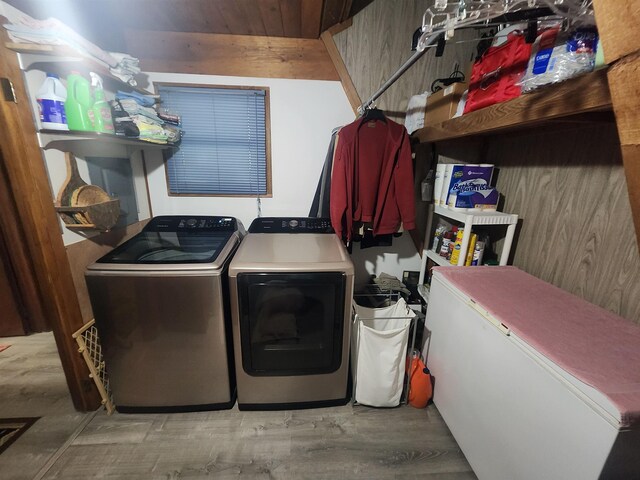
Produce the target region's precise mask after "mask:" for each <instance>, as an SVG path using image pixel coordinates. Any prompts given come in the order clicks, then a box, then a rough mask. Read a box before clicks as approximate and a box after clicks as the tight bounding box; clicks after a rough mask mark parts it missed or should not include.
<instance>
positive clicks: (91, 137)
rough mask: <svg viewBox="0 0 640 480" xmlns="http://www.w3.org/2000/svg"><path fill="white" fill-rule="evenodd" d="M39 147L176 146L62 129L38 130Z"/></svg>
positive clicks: (61, 148) (71, 149)
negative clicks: (95, 145)
mask: <svg viewBox="0 0 640 480" xmlns="http://www.w3.org/2000/svg"><path fill="white" fill-rule="evenodd" d="M38 139H39V141H40V147H41V148H43V149H45V150H49V149H52V148H53V149H56V150H61V151H63V152H74V151H76V150H77V147H78V145H79V144H84V145H85V146H88V145H91V144H92V143H93V144H95V142H99V143H101V144H106V145H109V144H111V145H119V146H124V147H137V148H139V149H142V148H157V149H161V150H164V149H167V148H173V147H175V146H176V144H174V143H154V142H147V141H146V140H140V139H139V138H130V137H123V136H121V135H112V134H110V133H100V132H80V131H73V130H70V131H64V130H40V131H39V132H38Z"/></svg>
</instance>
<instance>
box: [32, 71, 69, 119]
mask: <svg viewBox="0 0 640 480" xmlns="http://www.w3.org/2000/svg"><path fill="white" fill-rule="evenodd" d="M36 101H37V102H38V110H39V112H40V124H41V126H42V128H44V129H49V130H69V127H68V125H67V117H66V114H65V102H66V101H67V90H66V89H65V88H64V85H62V82H61V81H60V79H59V78H58V76H57V75H55V74H53V73H47V78H45V79H44V82H42V85H41V86H40V89H39V90H38V93H37V94H36Z"/></svg>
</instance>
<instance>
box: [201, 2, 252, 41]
mask: <svg viewBox="0 0 640 480" xmlns="http://www.w3.org/2000/svg"><path fill="white" fill-rule="evenodd" d="M214 3H215V4H216V6H217V8H218V11H219V12H220V14H221V15H222V18H223V19H224V22H225V23H226V24H227V27H228V29H229V33H231V34H234V35H251V34H254V35H255V33H254V31H253V26H252V24H251V23H250V22H248V20H249V19H250V18H251V17H250V16H249V15H247V14H246V13H245V11H244V10H243V9H242V6H241V5H240V4H239V3H238V2H234V1H233V0H215V2H214ZM208 33H222V32H216V31H210V32H208Z"/></svg>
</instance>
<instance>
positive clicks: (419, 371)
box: [407, 355, 433, 408]
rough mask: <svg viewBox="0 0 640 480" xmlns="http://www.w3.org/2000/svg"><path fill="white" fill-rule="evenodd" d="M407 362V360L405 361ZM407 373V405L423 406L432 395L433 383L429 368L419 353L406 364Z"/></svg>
mask: <svg viewBox="0 0 640 480" xmlns="http://www.w3.org/2000/svg"><path fill="white" fill-rule="evenodd" d="M407 363H408V362H407ZM407 367H408V368H407V371H408V374H409V385H410V389H409V405H411V406H412V407H415V408H424V407H426V406H427V403H429V400H430V399H431V396H432V395H433V385H432V384H431V375H430V374H429V369H428V368H427V367H426V366H425V364H424V362H423V361H422V359H421V358H420V356H419V355H413V356H412V358H411V364H410V365H408V366H407Z"/></svg>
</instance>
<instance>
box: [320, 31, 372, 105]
mask: <svg viewBox="0 0 640 480" xmlns="http://www.w3.org/2000/svg"><path fill="white" fill-rule="evenodd" d="M320 39H321V40H322V42H323V43H324V46H325V48H326V49H327V53H328V54H329V57H331V61H332V62H333V65H334V67H335V70H336V71H337V72H338V75H339V76H340V82H341V83H342V88H344V93H345V94H346V95H347V98H348V99H349V103H350V104H351V108H352V109H353V113H355V114H357V113H358V107H359V106H360V105H362V101H361V100H360V95H358V91H357V90H356V87H355V85H354V84H353V81H352V80H351V75H349V71H348V70H347V67H346V66H345V64H344V61H343V60H342V55H340V52H339V51H338V48H337V47H336V44H335V42H334V41H333V35H332V34H331V33H330V32H329V31H326V32H323V33H322V35H320Z"/></svg>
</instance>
